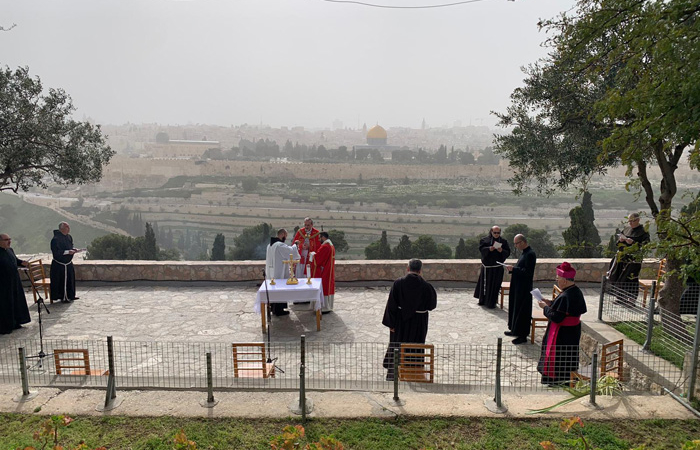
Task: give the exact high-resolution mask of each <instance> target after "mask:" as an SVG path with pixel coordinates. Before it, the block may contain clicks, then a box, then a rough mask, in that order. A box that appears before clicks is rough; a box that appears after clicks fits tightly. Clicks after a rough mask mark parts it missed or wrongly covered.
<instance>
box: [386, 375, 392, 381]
mask: <svg viewBox="0 0 700 450" xmlns="http://www.w3.org/2000/svg"><path fill="white" fill-rule="evenodd" d="M386 381H394V374H393V373H388V374H386Z"/></svg>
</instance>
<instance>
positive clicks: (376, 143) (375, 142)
mask: <svg viewBox="0 0 700 450" xmlns="http://www.w3.org/2000/svg"><path fill="white" fill-rule="evenodd" d="M388 141H389V137H388V135H387V132H386V130H385V129H384V128H383V127H382V126H380V125H379V124H377V125H375V126H373V127H372V128H370V129H369V131H367V144H365V145H354V146H353V151H354V153H355V155H367V154H369V153H370V152H371V151H372V150H378V151H379V153H381V155H382V158H384V159H385V160H390V159H391V152H392V151H394V150H400V149H401V147H398V146H396V145H388ZM356 158H357V156H356Z"/></svg>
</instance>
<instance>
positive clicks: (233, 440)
mask: <svg viewBox="0 0 700 450" xmlns="http://www.w3.org/2000/svg"><path fill="white" fill-rule="evenodd" d="M75 419H76V420H75V421H74V422H73V423H71V424H70V426H69V427H68V428H65V429H62V430H60V432H59V437H60V440H59V443H61V444H62V445H64V446H66V448H73V447H72V446H76V445H77V444H78V443H79V442H80V441H81V440H84V441H85V442H86V444H87V445H88V446H89V447H90V448H94V447H96V446H98V445H104V446H106V447H107V448H109V449H110V450H117V449H134V450H136V449H138V450H165V449H168V450H170V449H172V448H173V445H172V441H173V436H174V434H175V433H176V432H177V431H178V430H179V429H181V428H182V429H184V431H185V433H186V435H187V438H188V439H190V440H193V441H195V442H196V443H197V445H198V447H197V448H199V449H269V448H270V446H269V441H270V440H271V439H272V438H273V437H274V436H276V435H279V434H281V432H282V429H283V428H284V427H285V426H286V425H289V424H294V422H292V421H289V420H286V421H280V420H240V419H184V418H172V417H159V418H124V417H104V418H95V417H79V418H75ZM43 420H45V417H39V416H33V415H20V414H0V448H2V449H14V448H17V447H21V448H24V446H27V445H33V444H35V442H33V441H32V434H33V432H34V431H35V430H37V429H38V428H39V425H40V424H41V422H42V421H43ZM559 423H560V421H559V420H553V419H529V420H514V419H482V418H450V419H443V418H441V419H403V418H399V419H393V420H380V419H363V420H331V419H325V420H312V421H309V422H308V423H307V425H306V433H307V437H308V438H310V439H312V440H318V439H319V437H320V436H331V437H334V438H336V439H338V440H339V441H340V442H342V443H343V444H344V446H345V448H346V449H377V450H392V449H401V450H408V449H422V448H425V449H464V450H466V449H479V450H488V449H493V450H502V449H541V447H540V445H539V442H541V441H547V440H549V441H552V442H554V443H555V444H556V445H557V448H559V449H565V448H573V447H571V446H570V445H569V444H568V443H567V442H568V440H569V439H572V438H573V437H574V436H572V435H567V434H564V433H563V432H562V431H561V430H560V429H559ZM584 433H585V435H586V438H587V439H588V440H589V442H590V443H591V444H592V445H593V447H594V448H596V449H605V450H607V449H611V450H612V449H624V450H628V449H630V448H633V447H635V448H636V447H638V446H641V445H646V447H645V449H646V450H652V449H680V448H681V446H682V444H683V443H684V442H686V441H688V440H691V439H694V438H698V437H700V421H679V420H643V421H631V420H621V421H597V422H596V421H589V422H586V423H585V427H584Z"/></svg>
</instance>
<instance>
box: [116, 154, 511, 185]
mask: <svg viewBox="0 0 700 450" xmlns="http://www.w3.org/2000/svg"><path fill="white" fill-rule="evenodd" d="M104 171H105V177H106V178H107V179H111V178H115V177H116V178H118V179H123V178H124V177H127V178H129V177H132V176H147V177H157V178H159V179H160V178H162V177H165V178H166V179H167V178H170V177H175V176H178V175H189V176H202V175H209V176H254V177H270V176H273V177H277V178H290V179H293V178H299V179H325V180H357V179H358V178H359V177H360V176H362V179H364V180H370V179H403V178H404V177H408V178H409V179H413V180H431V179H440V180H442V179H450V178H452V179H454V178H475V177H488V178H497V179H506V178H509V177H510V176H512V172H511V171H510V169H509V168H508V166H507V165H506V164H505V163H503V164H499V165H496V166H478V165H461V164H448V165H401V164H391V163H385V164H350V163H337V164H331V163H299V162H291V163H282V162H264V161H216V160H207V161H197V160H194V159H175V158H155V159H151V158H126V157H123V156H116V157H114V158H113V159H112V161H111V162H110V164H109V165H108V166H106V167H105V169H104ZM145 181H148V180H145Z"/></svg>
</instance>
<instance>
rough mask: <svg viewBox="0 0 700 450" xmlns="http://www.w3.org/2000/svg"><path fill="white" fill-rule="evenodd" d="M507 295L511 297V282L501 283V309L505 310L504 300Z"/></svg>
mask: <svg viewBox="0 0 700 450" xmlns="http://www.w3.org/2000/svg"><path fill="white" fill-rule="evenodd" d="M506 294H508V295H510V281H504V282H502V283H501V309H503V298H504V297H505V296H506Z"/></svg>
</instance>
